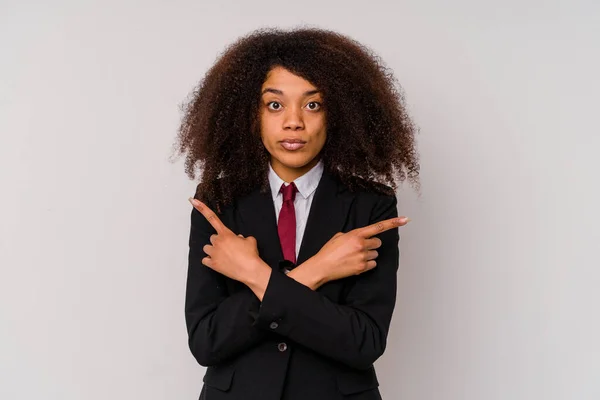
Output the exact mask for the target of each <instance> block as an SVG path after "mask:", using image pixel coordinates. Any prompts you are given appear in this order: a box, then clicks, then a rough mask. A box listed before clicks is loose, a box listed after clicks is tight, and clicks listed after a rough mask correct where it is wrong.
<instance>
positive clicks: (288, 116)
mask: <svg viewBox="0 0 600 400" xmlns="http://www.w3.org/2000/svg"><path fill="white" fill-rule="evenodd" d="M283 129H285V130H291V131H297V130H301V129H304V119H303V117H302V110H301V109H298V108H297V107H290V108H288V109H287V110H286V113H285V117H284V121H283Z"/></svg>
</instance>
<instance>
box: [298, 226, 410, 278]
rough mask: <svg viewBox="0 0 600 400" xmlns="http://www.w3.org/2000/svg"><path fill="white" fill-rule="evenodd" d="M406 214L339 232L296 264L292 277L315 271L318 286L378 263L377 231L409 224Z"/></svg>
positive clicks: (367, 269)
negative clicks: (301, 262)
mask: <svg viewBox="0 0 600 400" xmlns="http://www.w3.org/2000/svg"><path fill="white" fill-rule="evenodd" d="M409 221H410V219H408V218H406V217H399V218H391V219H388V220H385V221H381V222H377V223H375V224H372V225H369V226H366V227H363V228H358V229H354V230H352V231H350V232H347V233H336V234H335V235H334V236H333V237H332V238H331V239H330V240H329V241H328V242H327V243H325V245H324V246H323V247H322V248H321V250H319V252H318V253H317V254H315V255H314V256H313V257H311V258H310V259H308V260H307V261H306V262H305V263H303V264H302V265H300V266H298V268H295V269H294V270H293V271H292V272H291V273H290V275H291V274H292V273H294V274H293V275H292V277H295V276H298V277H300V276H303V275H305V274H306V273H309V274H312V275H313V277H314V279H313V282H314V283H313V284H312V285H310V286H311V287H313V288H315V287H318V286H321V285H323V284H325V283H327V282H329V281H334V280H337V279H342V278H346V277H349V276H352V275H359V274H362V273H363V272H366V271H369V270H371V269H373V268H375V267H376V266H377V262H376V261H375V259H376V258H377V256H378V253H377V250H376V249H378V248H379V247H380V246H381V239H379V238H374V237H372V236H375V235H377V234H380V233H382V232H385V231H387V230H389V229H394V228H397V227H399V226H404V225H406V224H407V223H408V222H409Z"/></svg>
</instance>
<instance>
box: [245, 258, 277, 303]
mask: <svg viewBox="0 0 600 400" xmlns="http://www.w3.org/2000/svg"><path fill="white" fill-rule="evenodd" d="M269 279H271V267H269V266H268V265H267V264H266V263H265V262H264V261H262V260H260V259H259V260H257V261H256V262H253V263H252V264H251V265H250V266H249V268H248V272H247V274H246V276H245V277H244V279H243V281H242V283H243V284H245V285H246V286H248V287H249V288H250V290H252V291H253V292H254V294H255V295H256V297H258V299H259V300H261V301H262V298H263V296H264V294H265V291H266V290H267V285H268V284H269Z"/></svg>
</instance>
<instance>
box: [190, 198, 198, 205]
mask: <svg viewBox="0 0 600 400" xmlns="http://www.w3.org/2000/svg"><path fill="white" fill-rule="evenodd" d="M188 200H189V201H190V203H192V205H193V206H197V205H198V204H196V200H195V199H193V198H191V197H190V198H189V199H188Z"/></svg>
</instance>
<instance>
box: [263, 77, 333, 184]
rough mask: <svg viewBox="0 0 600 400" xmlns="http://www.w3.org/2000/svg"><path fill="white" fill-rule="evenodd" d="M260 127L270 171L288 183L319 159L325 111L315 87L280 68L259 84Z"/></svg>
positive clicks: (325, 135)
mask: <svg viewBox="0 0 600 400" xmlns="http://www.w3.org/2000/svg"><path fill="white" fill-rule="evenodd" d="M261 93H262V96H261V104H260V111H259V113H260V128H261V138H262V142H263V144H264V146H265V148H266V149H267V151H268V152H269V154H270V155H271V165H272V167H273V170H274V171H275V172H276V173H277V175H279V177H280V178H281V179H283V180H284V181H286V182H291V181H293V180H295V179H296V178H298V177H300V176H302V175H304V174H305V173H306V172H308V171H309V170H310V169H311V168H312V167H314V166H315V165H316V164H317V162H318V161H319V156H320V152H321V149H322V148H323V146H324V145H325V139H326V138H327V132H326V129H325V110H324V109H323V98H322V94H321V93H320V92H319V89H318V88H316V87H315V86H314V85H313V84H311V83H310V82H309V81H307V80H305V79H303V78H301V77H299V76H297V75H294V74H292V73H291V72H289V71H288V70H286V69H284V68H282V67H275V68H273V69H272V70H271V71H270V72H269V73H268V75H267V79H266V80H265V82H264V83H263V85H262V90H261Z"/></svg>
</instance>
